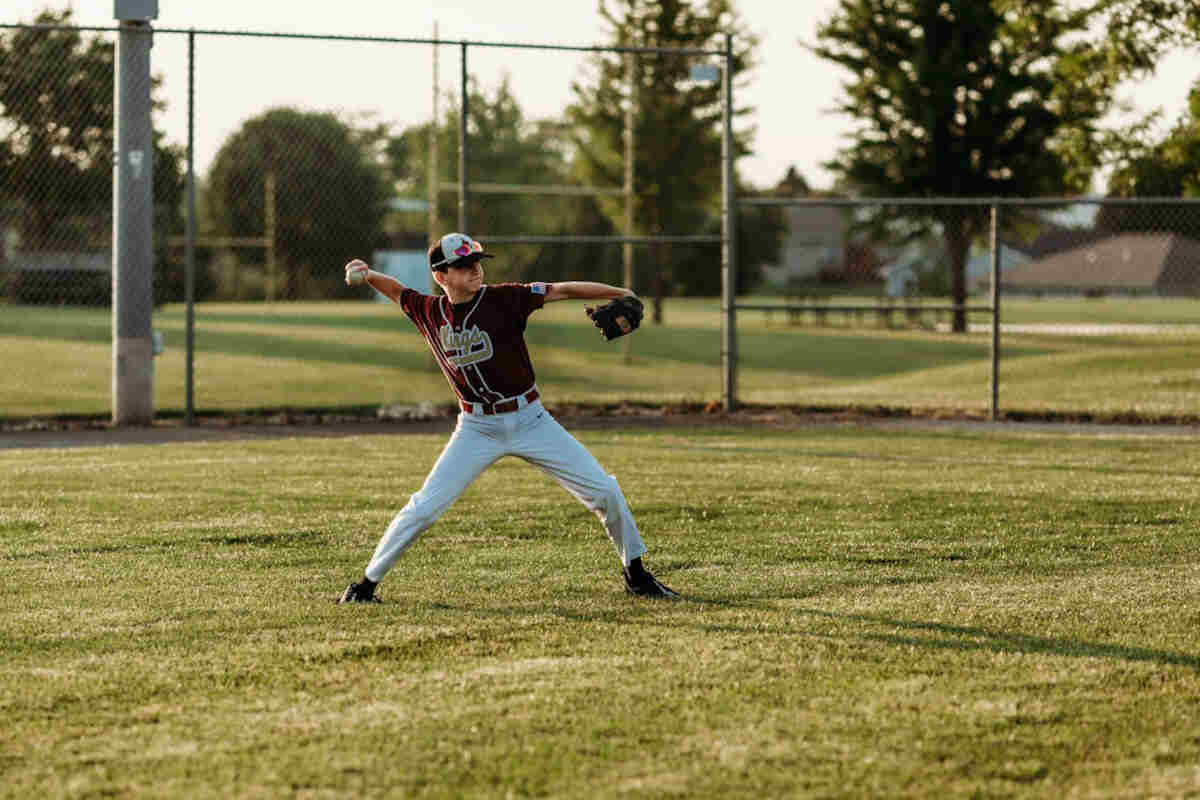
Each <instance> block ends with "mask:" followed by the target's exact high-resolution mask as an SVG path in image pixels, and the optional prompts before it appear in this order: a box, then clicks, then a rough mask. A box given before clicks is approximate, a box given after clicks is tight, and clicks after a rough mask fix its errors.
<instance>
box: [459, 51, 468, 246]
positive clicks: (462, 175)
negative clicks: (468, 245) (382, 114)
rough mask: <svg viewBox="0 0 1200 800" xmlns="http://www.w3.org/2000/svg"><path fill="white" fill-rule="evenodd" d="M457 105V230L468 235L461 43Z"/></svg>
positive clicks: (464, 70) (464, 75)
mask: <svg viewBox="0 0 1200 800" xmlns="http://www.w3.org/2000/svg"><path fill="white" fill-rule="evenodd" d="M459 91H460V92H461V93H462V101H461V102H460V103H459V105H458V230H459V233H469V231H468V230H467V223H468V222H469V221H470V220H468V218H467V191H468V185H467V163H468V159H467V43H466V42H463V43H462V82H461V86H460V89H459Z"/></svg>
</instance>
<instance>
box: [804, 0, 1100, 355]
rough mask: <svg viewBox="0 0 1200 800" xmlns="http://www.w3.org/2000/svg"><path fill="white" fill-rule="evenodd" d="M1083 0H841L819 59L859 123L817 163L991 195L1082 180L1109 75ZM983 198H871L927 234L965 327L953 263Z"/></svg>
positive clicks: (892, 186) (885, 215)
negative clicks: (961, 201)
mask: <svg viewBox="0 0 1200 800" xmlns="http://www.w3.org/2000/svg"><path fill="white" fill-rule="evenodd" d="M1093 13H1094V12H1093V11H1092V10H1088V9H1085V10H1082V11H1072V10H1069V9H1066V8H1064V7H1063V4H1062V3H1060V2H1055V1H1054V0H1006V1H1005V2H996V0H958V1H957V2H953V3H947V2H944V0H841V3H840V5H839V8H838V10H837V11H836V12H835V13H834V15H833V16H832V18H831V19H829V20H828V21H826V22H825V23H824V24H823V25H821V26H820V27H819V29H818V34H817V35H818V39H819V41H820V42H821V44H820V45H818V46H815V47H812V48H811V49H812V50H813V52H814V53H816V54H817V55H818V56H820V57H822V58H824V59H826V60H829V61H831V62H834V63H836V64H840V65H841V66H843V67H845V68H846V69H847V70H848V71H849V72H850V74H851V78H850V80H849V82H848V83H847V84H846V85H845V89H846V95H845V98H844V99H842V100H841V101H840V102H839V104H838V107H837V110H838V111H840V112H842V113H844V114H847V115H849V116H852V117H855V118H857V119H858V120H859V122H860V125H859V127H858V129H857V130H856V131H855V132H854V133H853V134H852V135H851V137H850V138H851V144H850V146H848V147H846V148H844V149H842V150H841V151H839V153H838V155H837V158H836V159H835V160H833V161H831V162H829V163H828V164H827V165H826V166H827V168H828V169H830V170H832V171H833V172H835V173H836V174H838V175H839V176H840V178H841V179H842V181H844V182H845V183H846V184H848V185H850V186H853V187H855V188H856V189H858V190H860V191H862V192H864V193H865V194H867V195H874V196H892V197H972V196H974V197H992V196H1010V197H1013V196H1015V197H1019V196H1038V195H1048V194H1050V195H1053V194H1069V193H1076V192H1080V191H1084V190H1086V188H1087V186H1088V184H1089V182H1090V178H1091V175H1092V172H1093V171H1094V169H1095V167H1096V166H1097V164H1098V163H1099V161H1100V158H1101V153H1100V145H1101V142H1102V137H1101V136H1100V135H1099V127H1098V123H1099V121H1100V119H1101V118H1102V117H1103V116H1104V115H1105V114H1106V113H1107V111H1108V110H1109V108H1110V106H1111V104H1112V97H1113V91H1114V89H1115V86H1116V84H1117V81H1118V79H1119V73H1118V71H1116V70H1115V69H1114V68H1113V66H1112V65H1111V64H1110V63H1109V62H1108V61H1107V60H1106V57H1105V53H1104V52H1102V51H1100V50H1098V49H1096V48H1095V47H1091V46H1089V45H1088V43H1087V41H1086V40H1085V39H1083V38H1082V37H1083V36H1084V35H1085V34H1086V33H1087V31H1088V26H1089V23H1090V22H1091V21H1092V19H1093ZM986 213H987V211H986V209H982V208H980V209H975V208H970V207H929V208H926V209H923V210H922V211H921V212H918V211H914V210H913V209H912V208H899V209H897V208H892V209H882V210H881V211H880V213H879V215H878V216H877V217H876V221H877V222H881V223H886V222H887V221H888V220H897V219H903V221H905V222H906V223H907V224H908V226H909V231H910V233H911V234H912V235H913V236H923V235H925V234H926V233H927V232H928V231H929V230H937V231H940V235H941V236H942V238H943V241H944V242H945V250H946V254H947V261H948V265H949V266H948V268H949V270H950V276H949V277H950V285H951V294H952V298H953V301H954V303H955V304H956V305H958V306H960V309H959V310H958V311H957V312H956V313H955V315H954V320H953V328H954V330H955V331H960V332H961V331H965V330H966V328H967V314H966V311H965V310H964V309H963V308H961V307H962V306H964V305H965V303H966V262H967V255H968V252H969V248H970V244H971V241H972V239H973V238H974V237H975V236H977V235H979V234H980V233H981V232H982V231H983V230H985V229H986V225H987V219H986V216H985V215H986Z"/></svg>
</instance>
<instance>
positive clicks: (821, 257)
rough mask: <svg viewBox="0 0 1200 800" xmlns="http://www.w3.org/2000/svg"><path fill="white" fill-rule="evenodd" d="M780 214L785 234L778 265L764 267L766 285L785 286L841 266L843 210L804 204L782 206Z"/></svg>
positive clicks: (843, 248) (834, 207) (844, 232)
mask: <svg viewBox="0 0 1200 800" xmlns="http://www.w3.org/2000/svg"><path fill="white" fill-rule="evenodd" d="M782 211H783V218H784V222H785V224H786V226H787V228H786V230H787V232H786V233H785V234H784V239H783V244H782V247H781V248H780V261H779V263H778V264H768V265H766V266H764V268H763V275H764V278H765V280H766V282H767V283H768V284H771V285H774V286H786V285H787V284H789V283H792V282H795V281H803V280H810V279H815V278H816V277H817V276H818V275H819V274H820V273H821V272H822V271H828V270H830V269H833V268H838V267H840V265H841V264H842V261H843V259H844V257H845V253H846V218H845V212H844V209H842V208H839V207H837V206H809V205H805V206H785V207H783V209H782Z"/></svg>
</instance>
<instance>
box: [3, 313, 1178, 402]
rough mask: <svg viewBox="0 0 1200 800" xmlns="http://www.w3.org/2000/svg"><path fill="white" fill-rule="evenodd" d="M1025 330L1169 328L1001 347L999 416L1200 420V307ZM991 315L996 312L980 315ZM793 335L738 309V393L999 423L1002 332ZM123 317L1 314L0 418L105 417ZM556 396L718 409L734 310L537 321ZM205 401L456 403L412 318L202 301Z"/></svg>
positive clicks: (1011, 338)
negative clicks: (982, 417)
mask: <svg viewBox="0 0 1200 800" xmlns="http://www.w3.org/2000/svg"><path fill="white" fill-rule="evenodd" d="M1003 308H1004V315H1003V316H1004V320H1005V321H1006V322H1011V323H1017V324H1020V323H1084V322H1086V323H1093V324H1125V325H1128V324H1141V325H1147V324H1155V325H1167V326H1175V328H1174V329H1173V330H1172V329H1170V328H1168V329H1167V331H1166V332H1161V333H1158V334H1156V335H1141V334H1138V335H1129V334H1122V335H1115V334H1114V335H1106V336H1062V335H1050V334H1047V333H1019V334H1017V333H1012V334H1005V335H1004V336H1003V338H1002V353H1001V356H1002V361H1001V368H1000V407H1001V409H1002V410H1004V411H1015V412H1033V413H1047V412H1049V413H1063V414H1080V413H1091V414H1099V415H1118V414H1135V415H1143V416H1146V417H1181V416H1189V417H1190V416H1194V415H1195V414H1196V413H1197V409H1200V371H1198V370H1197V368H1196V360H1195V352H1196V348H1197V345H1200V327H1198V326H1200V302H1198V301H1195V300H1164V299H1141V300H1074V301H1072V300H1041V301H1032V300H1024V301H1010V302H1007V303H1006V304H1005V305H1004V306H1003ZM975 321H976V322H986V321H987V317H986V315H975ZM837 322H838V324H831V325H830V326H828V327H816V326H812V325H808V326H791V325H788V324H786V320H785V318H784V315H782V314H765V313H761V312H749V311H747V312H742V313H741V314H740V316H739V324H738V335H739V353H740V362H739V372H738V395H739V400H740V401H742V402H747V403H765V404H788V405H803V406H888V407H900V408H912V409H921V410H926V409H951V410H961V411H971V412H979V413H983V412H986V411H988V410H989V409H990V403H991V388H990V386H991V385H990V381H991V346H990V337H989V335H988V334H986V333H971V334H968V335H952V334H948V333H938V332H934V331H928V330H902V329H888V328H885V327H879V326H878V325H873V324H869V323H864V324H863V325H862V326H858V327H853V326H850V325H848V324H846V322H847V321H846V320H837ZM184 325H185V322H184V311H183V308H182V307H180V306H168V307H166V308H164V309H162V310H160V311H159V312H157V313H156V315H155V319H154V326H155V328H156V329H158V330H161V331H162V332H163V333H164V334H165V337H166V343H167V348H166V352H165V353H164V354H163V355H162V356H160V357H159V358H158V359H156V362H155V371H156V377H155V388H156V392H155V394H156V397H155V406H156V408H157V409H158V410H159V411H160V412H164V413H178V412H180V411H181V410H182V409H183V408H184V407H185V405H186V394H185V381H186V377H185V356H184V345H185V334H184V330H185V328H184ZM110 337H111V319H110V316H109V314H108V312H107V311H103V310H80V309H69V308H64V309H45V308H28V307H16V306H3V307H0V347H2V348H3V351H4V353H5V367H6V369H4V370H3V371H2V372H0V417H8V418H23V417H31V416H35V417H36V416H52V415H62V414H98V415H104V414H107V413H108V411H109V409H110V407H111V392H112V389H111V383H112V377H111V373H112V353H111V344H110ZM527 338H528V340H529V343H530V347H531V350H532V352H533V359H534V364H535V366H536V367H537V370H538V379H539V383H540V384H541V386H542V389H543V390H544V394H545V395H546V396H547V397H548V398H549V399H550V402H552V403H553V402H591V403H617V402H622V401H631V402H646V403H679V402H697V403H706V402H710V401H714V400H719V399H720V398H721V392H722V388H721V365H720V352H721V332H720V313H719V304H718V303H717V302H716V301H714V300H699V299H685V300H671V301H669V302H668V303H667V311H666V321H665V324H663V325H653V324H647V325H646V326H645V327H644V328H643V330H641V331H639V332H638V334H637V335H636V336H635V337H633V339H632V342H631V348H632V349H631V352H630V357H629V359H628V361H627V360H626V354H625V346H624V344H623V343H612V344H610V343H605V342H604V341H603V340H602V339H600V338H599V336H598V334H597V332H596V330H595V328H593V327H591V326H590V324H589V323H588V321H587V319H586V318H585V317H584V315H583V311H582V305H581V304H579V303H557V304H554V305H552V306H549V307H548V308H546V309H545V310H543V311H540V312H538V313H537V314H536V315H535V316H534V317H533V319H532V321H531V323H530V326H529V329H528V336H527ZM196 347H197V352H196V362H195V381H196V384H195V386H196V390H195V405H196V408H198V409H201V410H217V411H230V410H242V409H262V408H280V407H292V408H331V407H349V406H358V407H363V406H368V407H369V406H379V405H388V404H415V403H421V402H432V403H435V404H443V403H445V404H448V403H449V402H450V401H451V400H452V395H451V393H450V390H449V388H448V387H447V386H446V383H445V380H444V379H443V378H442V377H441V375H440V374H439V373H438V372H437V371H436V370H435V369H434V366H433V361H432V359H431V357H430V356H429V355H428V354H427V353H426V351H425V349H424V344H423V342H422V341H421V339H420V337H419V336H418V335H417V334H416V332H415V330H414V329H413V327H412V325H411V324H410V323H409V322H408V320H407V319H406V318H405V317H404V316H403V314H402V313H400V312H399V311H398V310H397V309H396V308H395V307H393V306H390V305H383V304H375V303H289V304H274V305H271V304H204V305H201V306H199V307H198V310H197V323H196Z"/></svg>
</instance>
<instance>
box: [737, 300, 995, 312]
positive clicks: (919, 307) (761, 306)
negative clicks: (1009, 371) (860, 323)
mask: <svg viewBox="0 0 1200 800" xmlns="http://www.w3.org/2000/svg"><path fill="white" fill-rule="evenodd" d="M733 307H734V308H735V309H737V310H738V311H836V312H847V311H870V312H880V313H884V314H903V313H904V312H906V311H942V312H950V311H970V312H977V313H988V314H990V313H992V312H993V311H995V310H996V309H995V308H994V307H992V306H980V305H961V306H956V305H946V304H928V305H927V304H922V303H907V304H906V303H902V302H897V303H892V304H887V303H876V304H875V305H822V304H821V303H735V304H734V306H733Z"/></svg>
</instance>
